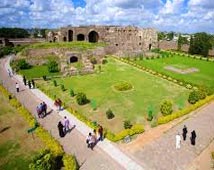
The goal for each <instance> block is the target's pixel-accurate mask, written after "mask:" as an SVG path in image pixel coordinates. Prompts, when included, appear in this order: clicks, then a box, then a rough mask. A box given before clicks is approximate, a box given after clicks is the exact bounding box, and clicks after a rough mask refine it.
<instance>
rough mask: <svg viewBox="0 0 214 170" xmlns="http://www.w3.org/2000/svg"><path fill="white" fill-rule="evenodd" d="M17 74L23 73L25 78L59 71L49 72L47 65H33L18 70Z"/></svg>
mask: <svg viewBox="0 0 214 170" xmlns="http://www.w3.org/2000/svg"><path fill="white" fill-rule="evenodd" d="M19 74H21V75H25V76H26V78H27V79H32V78H41V77H42V76H44V75H46V76H48V77H49V76H57V75H60V73H49V71H48V67H47V66H46V65H41V66H33V67H32V68H30V69H26V70H20V71H19Z"/></svg>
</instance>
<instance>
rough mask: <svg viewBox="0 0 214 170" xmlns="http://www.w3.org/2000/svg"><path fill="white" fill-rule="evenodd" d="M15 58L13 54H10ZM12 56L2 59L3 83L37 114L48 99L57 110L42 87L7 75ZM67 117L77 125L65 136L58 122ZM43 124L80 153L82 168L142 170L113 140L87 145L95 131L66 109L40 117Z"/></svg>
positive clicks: (66, 147) (66, 146)
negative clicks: (25, 84) (86, 140)
mask: <svg viewBox="0 0 214 170" xmlns="http://www.w3.org/2000/svg"><path fill="white" fill-rule="evenodd" d="M10 57H11V56H10ZM10 57H6V58H3V59H1V60H0V81H1V82H3V85H4V87H6V88H7V89H8V90H9V91H10V92H11V93H12V94H14V95H15V96H16V97H17V99H18V100H19V101H20V102H21V103H22V104H23V105H24V106H25V107H26V108H27V109H28V110H29V111H30V112H31V113H32V114H33V115H34V116H35V113H36V106H37V105H38V104H39V103H41V102H42V101H45V102H46V103H47V105H48V110H52V109H54V106H53V100H52V99H50V98H49V97H47V96H46V95H45V94H43V93H42V92H41V91H40V90H38V89H31V90H30V89H28V88H27V87H25V86H24V85H23V83H22V79H21V77H20V76H19V75H14V76H13V77H12V78H10V77H9V76H8V74H7V69H8V68H9V67H10V66H9V60H10ZM15 82H19V85H20V92H19V93H16V89H15ZM65 115H66V116H67V117H68V119H69V120H70V122H71V124H73V125H76V127H75V128H74V129H73V130H72V131H71V132H70V133H69V134H67V135H66V136H65V137H64V138H60V137H59V135H58V129H57V124H58V122H59V120H62V119H63V117H64V116H65ZM38 121H39V123H40V124H41V125H42V126H43V127H44V128H45V129H46V130H48V131H49V132H50V133H51V135H52V136H53V137H54V138H55V139H57V140H58V141H59V142H60V144H61V145H62V146H63V148H64V150H65V152H66V153H70V154H73V155H75V156H76V158H77V160H78V162H79V164H80V166H81V168H80V169H86V170H120V169H130V170H132V169H133V170H138V169H139V170H140V169H143V168H142V167H141V166H140V165H139V164H138V163H136V162H135V161H133V160H132V159H131V158H129V157H128V156H127V155H126V154H124V153H123V152H121V150H119V149H118V148H117V147H116V146H115V145H114V144H113V143H112V142H110V141H109V140H107V139H105V140H104V141H103V142H99V143H98V144H97V145H96V146H95V148H94V151H91V150H90V149H88V148H87V146H86V143H85V139H86V135H87V134H88V133H89V132H91V131H92V129H90V128H89V127H87V126H86V125H85V124H84V123H82V122H80V121H79V120H78V119H76V118H75V117H74V116H72V115H71V114H70V113H69V112H67V111H66V110H64V111H60V112H59V113H57V112H56V111H55V110H53V111H52V112H51V114H49V115H48V116H46V117H45V118H44V119H39V120H38Z"/></svg>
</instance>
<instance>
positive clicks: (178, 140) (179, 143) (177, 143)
mask: <svg viewBox="0 0 214 170" xmlns="http://www.w3.org/2000/svg"><path fill="white" fill-rule="evenodd" d="M175 140H176V141H175V142H176V149H180V148H181V136H180V134H179V133H178V134H177V135H176V136H175Z"/></svg>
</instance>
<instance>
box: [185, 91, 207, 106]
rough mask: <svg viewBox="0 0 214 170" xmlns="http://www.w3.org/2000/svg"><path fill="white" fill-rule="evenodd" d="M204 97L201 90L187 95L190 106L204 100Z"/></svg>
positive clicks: (203, 92)
mask: <svg viewBox="0 0 214 170" xmlns="http://www.w3.org/2000/svg"><path fill="white" fill-rule="evenodd" d="M205 97H206V92H205V91H204V90H202V89H199V90H193V91H192V92H190V94H189V98H188V102H189V103H190V104H195V103H196V102H197V101H199V100H202V99H205Z"/></svg>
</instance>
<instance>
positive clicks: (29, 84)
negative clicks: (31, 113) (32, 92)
mask: <svg viewBox="0 0 214 170" xmlns="http://www.w3.org/2000/svg"><path fill="white" fill-rule="evenodd" d="M28 87H29V89H31V82H30V80H28Z"/></svg>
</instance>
